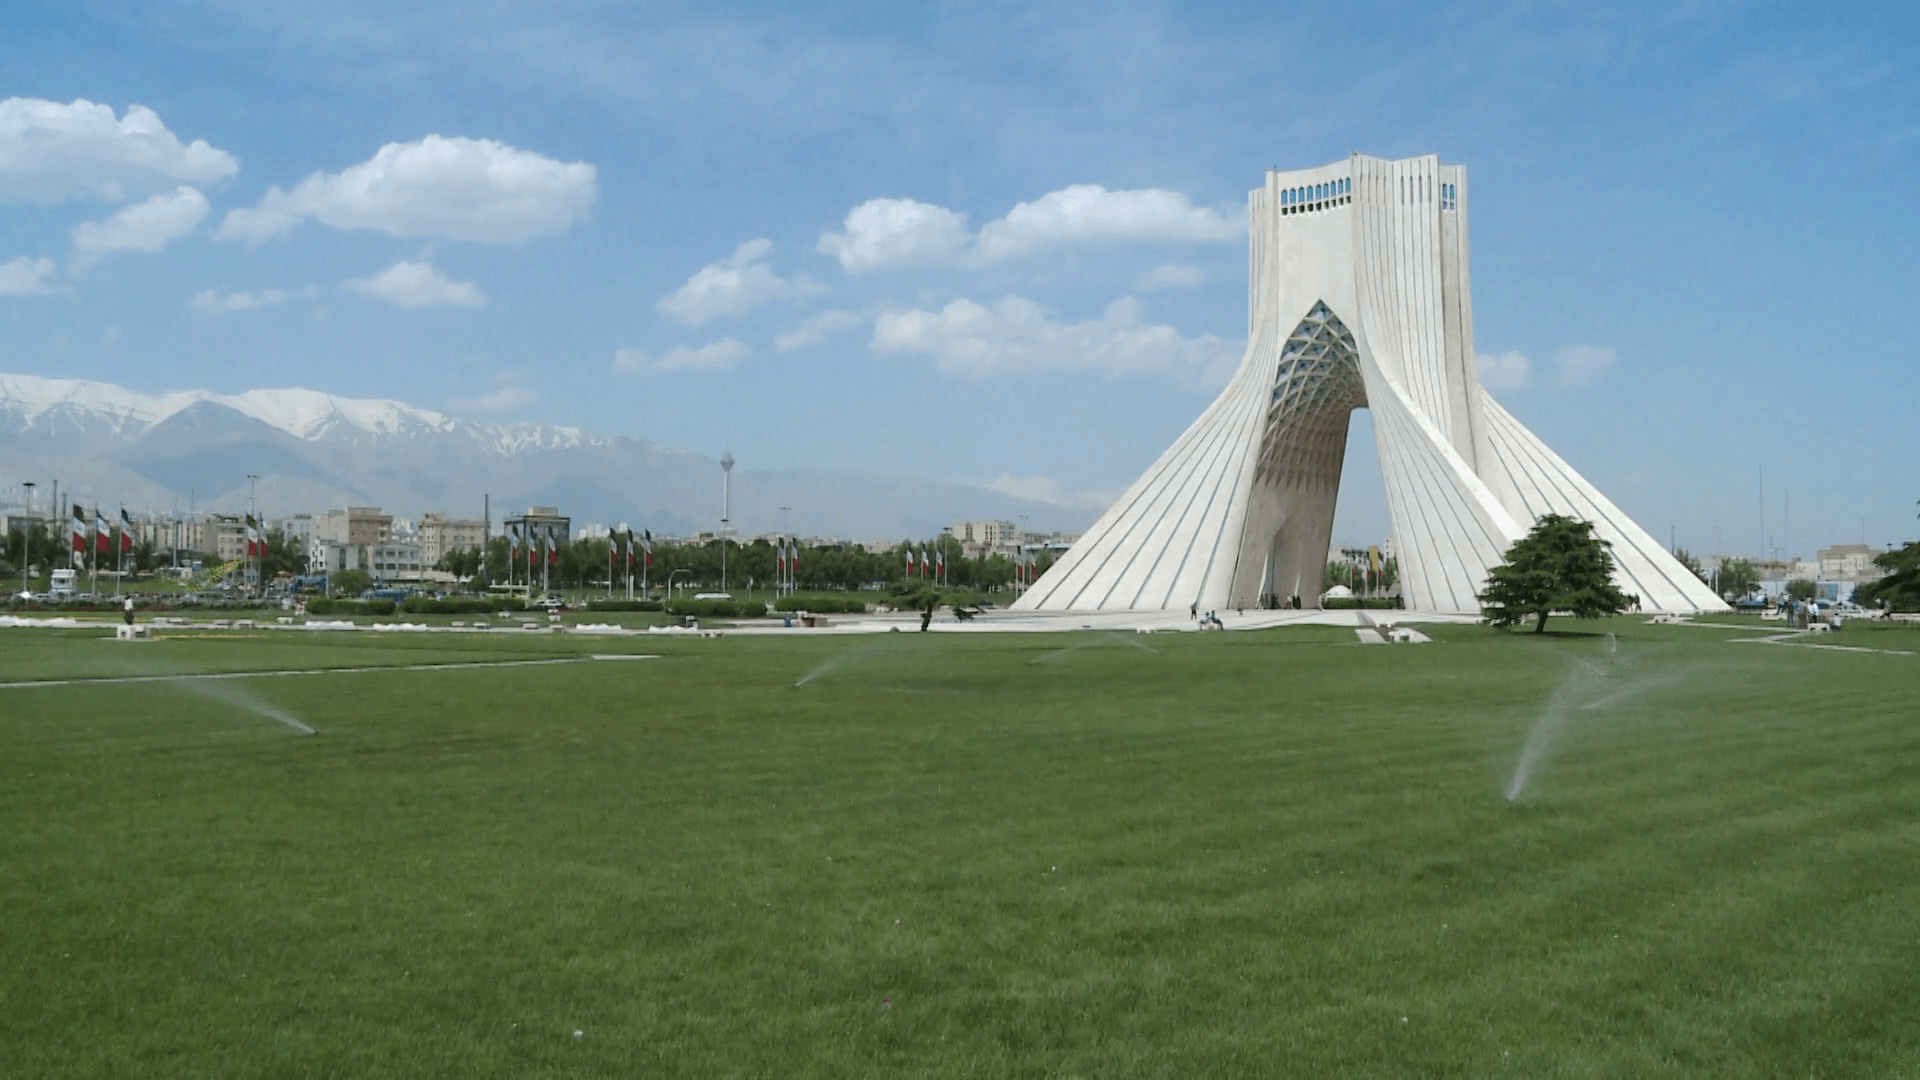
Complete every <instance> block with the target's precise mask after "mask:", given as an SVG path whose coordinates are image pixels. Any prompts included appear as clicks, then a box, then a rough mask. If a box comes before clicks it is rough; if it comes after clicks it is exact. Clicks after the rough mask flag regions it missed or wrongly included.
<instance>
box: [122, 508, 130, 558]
mask: <svg viewBox="0 0 1920 1080" xmlns="http://www.w3.org/2000/svg"><path fill="white" fill-rule="evenodd" d="M132 550H133V519H132V518H130V517H128V516H127V508H126V507H124V506H123V507H121V508H120V554H122V555H125V554H127V553H128V552H130V551H132Z"/></svg>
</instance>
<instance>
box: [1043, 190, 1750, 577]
mask: <svg viewBox="0 0 1920 1080" xmlns="http://www.w3.org/2000/svg"><path fill="white" fill-rule="evenodd" d="M1467 208H1468V185H1467V170H1466V167H1465V166H1461V165H1442V164H1440V161H1439V159H1438V158H1437V157H1435V156H1432V155H1427V156H1424V157H1416V158H1406V159H1403V160H1399V161H1389V160H1384V159H1381V158H1374V157H1367V156H1365V155H1360V154H1355V155H1353V156H1352V157H1350V158H1347V159H1346V160H1343V161H1338V162H1335V163H1333V164H1331V165H1325V166H1321V167H1318V168H1312V169H1303V170H1297V171H1293V172H1281V171H1279V170H1272V171H1269V172H1268V173H1267V177H1266V183H1265V184H1264V185H1263V186H1262V187H1260V188H1257V189H1255V190H1254V191H1253V192H1252V193H1251V194H1250V196H1249V230H1248V231H1249V237H1250V242H1251V256H1250V267H1249V269H1250V292H1251V296H1250V308H1251V313H1250V319H1249V326H1248V335H1247V338H1248V341H1247V351H1246V353H1245V355H1244V356H1243V358H1242V359H1241V361H1240V367H1239V370H1238V371H1237V372H1236V373H1235V374H1234V376H1233V378H1232V380H1231V381H1230V382H1229V383H1228V385H1227V388H1226V389H1225V390H1224V391H1222V392H1221V394H1220V396H1219V398H1218V399H1217V400H1216V401H1214V403H1213V404H1212V405H1211V406H1209V407H1208V409H1207V410H1206V412H1204V413H1202V414H1201V416H1200V418H1199V419H1198V420H1196V421H1194V423H1193V425H1192V426H1191V427H1189V428H1188V429H1187V431H1186V433H1185V434H1184V435H1182V436H1181V437H1180V438H1179V440H1178V441H1176V442H1175V443H1174V444H1173V446H1172V447H1170V448H1169V449H1168V450H1167V451H1166V452H1165V453H1164V454H1162V455H1161V456H1160V459H1159V460H1158V461H1156V462H1155V463H1154V464H1153V466H1152V467H1151V468H1149V469H1148V470H1147V472H1146V474H1145V475H1144V476H1142V477H1140V479H1138V480H1136V481H1135V482H1134V484H1133V486H1132V487H1131V488H1129V489H1128V490H1127V492H1126V494H1125V495H1123V496H1121V498H1120V499H1119V501H1117V502H1115V503H1114V504H1113V506H1111V507H1110V508H1109V509H1108V510H1107V512H1106V513H1105V514H1103V515H1102V516H1101V518H1100V520H1099V521H1098V522H1096V523H1095V524H1094V526H1093V528H1091V529H1089V530H1087V532H1086V533H1085V534H1084V535H1083V536H1082V537H1081V539H1080V541H1079V542H1078V543H1076V544H1074V546H1073V548H1072V549H1071V550H1070V551H1068V552H1067V553H1066V555H1065V556H1063V557H1062V558H1061V559H1060V560H1059V561H1058V562H1056V563H1054V564H1053V566H1052V567H1051V568H1050V569H1049V570H1048V571H1047V572H1046V573H1045V574H1044V575H1042V576H1041V578H1040V580H1039V581H1038V582H1036V583H1035V584H1034V585H1033V587H1032V588H1031V589H1029V590H1027V592H1025V593H1023V594H1022V595H1021V597H1020V599H1019V600H1018V601H1017V602H1016V603H1015V605H1014V606H1015V608H1017V609H1023V610H1045V611H1073V610H1109V611H1110V610H1155V609H1185V608H1187V607H1188V605H1190V604H1193V605H1197V606H1198V607H1199V608H1201V609H1202V610H1224V609H1231V608H1242V607H1247V608H1250V607H1257V606H1259V605H1260V604H1261V602H1262V601H1263V599H1266V598H1269V597H1273V598H1285V597H1290V596H1299V597H1301V598H1302V600H1303V601H1304V602H1306V603H1309V604H1310V603H1313V602H1314V601H1315V599H1316V598H1317V597H1318V595H1319V593H1320V590H1321V582H1322V580H1323V575H1324V573H1325V566H1326V561H1327V552H1328V543H1329V540H1330V538H1331V533H1332V530H1333V510H1334V499H1335V496H1336V495H1337V494H1338V492H1339V488H1340V468H1341V464H1342V459H1343V456H1344V453H1345V448H1346V439H1347V423H1348V419H1349V417H1350V416H1351V414H1352V412H1353V410H1355V409H1361V408H1364V409H1368V410H1370V411H1371V412H1372V414H1373V428H1374V435H1375V439H1376V441H1377V442H1378V445H1379V453H1380V467H1381V470H1382V472H1383V473H1384V474H1385V480H1386V491H1387V508H1388V512H1389V515H1390V517H1391V519H1392V523H1393V547H1394V550H1395V551H1396V552H1397V554H1398V565H1399V571H1400V580H1401V583H1402V589H1403V596H1404V598H1405V602H1406V606H1407V607H1409V608H1412V609H1415V610H1425V611H1476V610H1478V607H1479V602H1478V599H1477V594H1478V592H1479V590H1480V589H1481V588H1482V586H1483V584H1484V583H1485V581H1486V577H1487V571H1488V569H1489V568H1490V567H1492V566H1494V565H1495V564H1497V563H1499V562H1500V561H1501V558H1502V556H1503V554H1504V552H1505V551H1506V549H1507V548H1508V547H1509V546H1511V545H1512V543H1513V542H1514V541H1515V540H1517V539H1519V538H1520V537H1521V536H1522V535H1524V534H1525V533H1526V531H1527V529H1528V528H1530V527H1531V526H1532V525H1533V523H1534V521H1536V520H1537V519H1538V518H1539V517H1541V516H1542V515H1544V514H1548V513H1557V514H1565V515H1568V516H1570V517H1576V518H1580V519H1583V520H1586V521H1590V522H1592V523H1593V524H1594V527H1595V532H1596V533H1597V534H1598V535H1599V536H1600V537H1601V538H1603V539H1605V540H1607V541H1609V542H1611V543H1612V545H1613V557H1614V560H1615V562H1616V564H1617V566H1618V571H1617V574H1616V581H1617V583H1618V584H1619V586H1620V587H1621V588H1622V589H1624V590H1625V591H1627V592H1629V593H1632V594H1634V595H1636V596H1638V597H1639V598H1640V602H1641V605H1642V607H1644V608H1646V609H1648V610H1653V611H1722V610H1725V609H1726V604H1725V603H1723V602H1722V601H1721V600H1720V598H1719V597H1717V596H1715V595H1713V593H1712V591H1711V590H1709V589H1708V588H1707V587H1706V586H1705V585H1704V584H1702V583H1701V582H1700V580H1699V579H1698V578H1696V577H1694V576H1693V574H1692V573H1690V572H1688V570H1687V569H1686V568H1685V567H1683V566H1681V565H1680V563H1679V561H1678V560H1676V559H1674V558H1673V556H1671V555H1670V554H1668V553H1667V551H1666V550H1665V549H1664V548H1663V547H1662V546H1661V545H1660V543H1659V542H1658V541H1656V540H1655V539H1654V538H1653V537H1651V536H1649V535H1648V534H1647V532H1646V531H1645V530H1644V529H1641V528H1640V527H1639V526H1638V525H1636V524H1634V523H1633V522H1632V521H1631V520H1629V519H1628V518H1627V516H1626V515H1625V514H1624V513H1622V512H1621V511H1620V509H1619V508H1618V507H1616V506H1615V505H1613V503H1611V502H1609V501H1607V499H1606V497H1605V496H1603V495H1601V494H1600V492H1599V491H1597V490H1595V489H1594V487H1593V485H1591V484H1589V483H1587V482H1586V480H1585V479H1583V478H1582V477H1581V476H1580V475H1579V474H1578V473H1576V472H1575V471H1574V470H1573V468H1572V467H1571V466H1569V465H1568V464H1567V463H1566V462H1565V461H1562V460H1561V459H1560V458H1559V456H1558V455H1556V454H1554V452H1553V451H1552V450H1550V449H1548V447H1547V446H1546V444H1545V443H1543V442H1541V441H1540V440H1539V439H1538V438H1537V437H1535V436H1534V434H1533V433H1532V432H1530V431H1528V430H1527V429H1526V428H1525V427H1523V426H1522V425H1521V424H1520V422H1519V421H1518V420H1516V419H1514V417H1513V415H1512V414H1510V413H1508V412H1507V411H1506V410H1505V409H1504V408H1502V407H1501V406H1500V403H1499V402H1497V401H1495V400H1494V399H1493V397H1492V396H1491V395H1489V394H1488V393H1487V392H1486V390H1485V389H1484V388H1483V387H1482V386H1481V385H1480V378H1479V373H1478V371H1477V369H1476V367H1475V360H1474V351H1473V303H1472V290H1471V283H1470V275H1469V266H1468V244H1467Z"/></svg>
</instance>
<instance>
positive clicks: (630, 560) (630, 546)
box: [627, 529, 633, 575]
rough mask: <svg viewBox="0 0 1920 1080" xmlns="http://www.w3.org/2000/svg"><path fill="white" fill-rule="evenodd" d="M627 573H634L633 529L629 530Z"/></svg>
mask: <svg viewBox="0 0 1920 1080" xmlns="http://www.w3.org/2000/svg"><path fill="white" fill-rule="evenodd" d="M627 573H628V574H629V575H631V574H632V573H633V530H632V529H628V530H627Z"/></svg>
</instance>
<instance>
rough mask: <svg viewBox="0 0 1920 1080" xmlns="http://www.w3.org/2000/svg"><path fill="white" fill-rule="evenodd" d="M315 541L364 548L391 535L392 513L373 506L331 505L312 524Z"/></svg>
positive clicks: (387, 538)
mask: <svg viewBox="0 0 1920 1080" xmlns="http://www.w3.org/2000/svg"><path fill="white" fill-rule="evenodd" d="M313 537H314V539H316V540H330V541H332V542H333V543H336V544H350V545H352V546H354V547H365V546H367V545H368V544H377V543H380V542H382V541H384V540H389V539H392V537H393V515H392V514H383V513H381V512H380V508H379V507H377V506H345V507H335V508H334V509H332V510H328V511H327V512H326V513H324V514H321V515H320V516H319V517H318V518H317V519H315V520H314V523H313Z"/></svg>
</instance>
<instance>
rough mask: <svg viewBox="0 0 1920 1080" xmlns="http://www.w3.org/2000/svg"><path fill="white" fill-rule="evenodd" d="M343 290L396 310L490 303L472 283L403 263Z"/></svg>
mask: <svg viewBox="0 0 1920 1080" xmlns="http://www.w3.org/2000/svg"><path fill="white" fill-rule="evenodd" d="M341 288H344V289H346V290H347V291H348V292H357V293H359V294H360V295H362V296H371V297H373V298H374V299H376V300H385V301H386V302H387V303H389V304H392V305H393V306H394V307H398V308H407V309H408V310H412V309H414V308H423V307H480V306H481V305H482V304H485V303H486V302H487V298H486V295H485V294H483V293H482V292H481V291H480V287H479V286H477V285H475V284H474V283H473V282H471V281H450V280H448V279H447V277H446V276H445V275H443V274H441V273H440V271H438V270H435V269H434V268H433V267H432V266H430V265H428V264H427V263H418V262H407V261H406V260H402V261H400V262H397V263H394V264H393V265H392V266H389V267H387V268H386V269H385V270H382V271H380V272H379V273H377V274H375V275H373V276H372V277H367V278H354V279H353V280H351V281H348V282H345V283H344V284H343V285H342V286H341Z"/></svg>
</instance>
